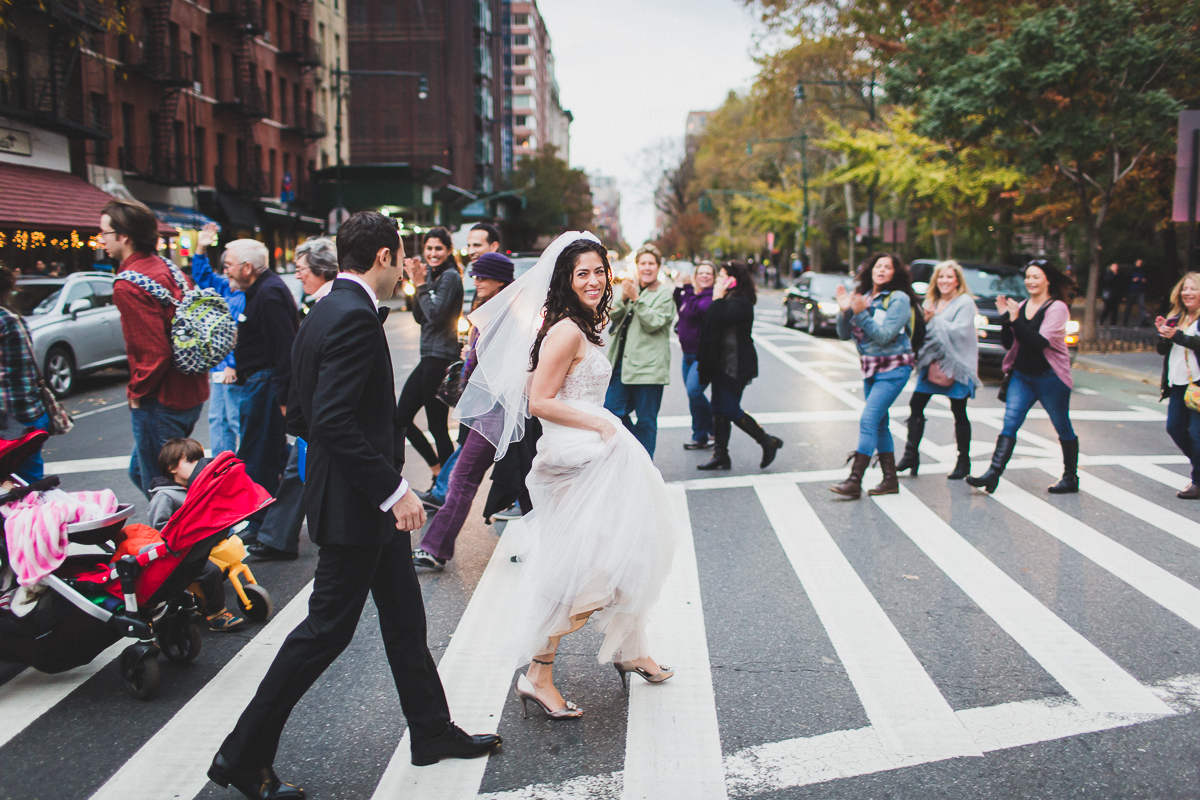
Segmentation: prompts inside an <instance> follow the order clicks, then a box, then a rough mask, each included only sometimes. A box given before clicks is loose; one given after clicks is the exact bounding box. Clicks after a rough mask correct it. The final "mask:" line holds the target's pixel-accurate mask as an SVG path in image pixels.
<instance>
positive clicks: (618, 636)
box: [516, 400, 678, 664]
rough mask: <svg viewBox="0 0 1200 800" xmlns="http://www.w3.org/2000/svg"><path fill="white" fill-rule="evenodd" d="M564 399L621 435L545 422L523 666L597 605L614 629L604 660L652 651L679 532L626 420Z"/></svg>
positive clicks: (604, 629)
mask: <svg viewBox="0 0 1200 800" xmlns="http://www.w3.org/2000/svg"><path fill="white" fill-rule="evenodd" d="M564 402H566V403H568V404H569V405H571V406H574V407H575V408H578V409H580V410H583V411H586V412H588V413H589V414H596V415H598V416H604V417H607V418H608V419H609V421H610V422H612V423H613V425H614V426H615V427H616V429H617V435H616V436H613V437H612V438H611V439H609V440H608V442H603V441H602V440H601V438H600V434H598V433H595V432H594V431H585V430H581V429H579V428H568V427H564V426H562V425H556V424H554V423H552V422H545V421H543V422H542V436H541V438H540V439H539V440H538V448H537V456H536V457H535V458H534V461H533V466H532V469H531V470H530V472H529V477H528V478H527V479H526V486H527V487H528V489H529V496H530V499H531V500H532V501H533V511H532V512H531V513H530V514H528V515H526V516H525V518H524V520H525V524H526V525H527V536H528V537H529V538H528V539H527V540H526V541H527V543H528V549H527V552H526V553H525V554H524V556H523V561H524V564H523V565H522V568H521V590H522V591H521V601H522V606H523V610H522V612H521V613H520V614H519V615H518V616H517V617H516V619H517V620H518V627H517V635H518V638H519V642H520V648H519V651H520V661H519V663H521V664H524V663H527V662H528V661H529V659H530V658H532V657H533V656H535V655H537V654H538V653H541V652H545V650H546V649H547V647H548V645H549V640H550V638H551V637H554V636H560V635H562V634H565V633H568V632H570V631H571V630H573V629H575V628H577V627H579V626H580V624H581V620H582V619H583V618H584V615H586V614H588V613H589V612H595V613H593V614H592V615H591V621H592V623H593V625H595V626H596V628H597V629H598V630H599V631H600V632H601V633H603V634H604V643H603V644H602V646H601V648H600V653H599V656H598V658H599V661H600V663H602V664H603V663H607V662H609V661H614V660H616V661H628V660H632V659H635V658H641V657H643V656H648V655H650V652H649V650H650V647H649V643H648V641H647V639H646V623H647V622H648V620H649V615H650V612H651V610H652V609H653V607H654V604H655V603H656V602H657V601H658V596H659V592H660V591H661V589H662V585H663V582H664V581H665V580H666V577H667V572H668V571H669V570H670V568H671V557H672V555H673V553H674V549H675V542H676V536H677V532H676V526H677V524H678V523H677V522H676V520H675V519H673V518H672V516H671V513H670V502H669V499H668V497H667V492H666V485H665V484H664V483H663V479H662V474H661V473H660V472H659V471H658V469H657V468H656V467H655V466H654V462H653V461H651V460H650V456H649V454H648V453H647V452H646V450H645V448H644V447H642V445H641V444H640V443H639V442H638V441H637V439H635V438H634V437H633V434H632V433H630V432H629V431H628V430H627V429H626V428H625V427H624V426H623V425H622V424H621V421H620V420H619V419H618V418H617V417H615V416H613V415H612V414H611V413H610V412H608V411H606V410H605V409H604V408H602V407H600V406H597V405H594V404H592V403H586V402H581V401H574V400H567V401H564Z"/></svg>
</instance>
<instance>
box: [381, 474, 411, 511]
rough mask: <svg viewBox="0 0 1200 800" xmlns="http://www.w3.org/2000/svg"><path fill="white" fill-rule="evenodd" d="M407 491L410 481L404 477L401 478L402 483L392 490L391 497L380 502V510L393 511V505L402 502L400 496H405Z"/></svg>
mask: <svg viewBox="0 0 1200 800" xmlns="http://www.w3.org/2000/svg"><path fill="white" fill-rule="evenodd" d="M407 491H408V481H406V480H405V479H404V478H401V479H400V485H399V486H398V487H397V488H396V491H394V492H392V495H391V497H389V498H388V499H387V500H384V501H383V502H382V503H380V504H379V510H380V511H391V510H392V506H394V505H396V503H398V502H400V498H401V497H404V494H405V492H407Z"/></svg>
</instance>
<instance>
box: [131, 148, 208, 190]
mask: <svg viewBox="0 0 1200 800" xmlns="http://www.w3.org/2000/svg"><path fill="white" fill-rule="evenodd" d="M117 161H118V165H119V166H120V168H121V170H122V171H123V172H125V173H126V174H128V175H136V176H137V177H139V178H141V179H143V180H146V181H151V182H153V183H163V184H167V185H171V186H181V185H183V184H187V183H190V182H191V175H190V170H189V169H188V161H187V159H186V158H183V157H182V154H181V153H172V152H171V151H169V150H167V149H166V148H165V147H160V146H154V145H150V146H147V147H134V148H128V147H118V148H117Z"/></svg>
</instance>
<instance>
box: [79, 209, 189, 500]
mask: <svg viewBox="0 0 1200 800" xmlns="http://www.w3.org/2000/svg"><path fill="white" fill-rule="evenodd" d="M100 243H101V246H102V247H103V248H104V250H105V251H106V252H107V253H108V255H109V256H110V257H111V258H112V259H114V260H115V261H117V262H118V263H119V264H120V268H119V270H118V271H121V272H124V271H128V270H131V271H133V272H139V273H141V274H142V275H145V276H146V277H147V278H150V279H151V280H153V281H157V282H158V283H159V284H161V285H162V286H163V287H164V288H166V290H167V291H169V292H170V293H171V295H172V296H173V297H175V298H176V299H181V298H182V297H183V293H184V292H185V291H187V290H188V289H190V288H192V287H191V285H188V286H178V285H176V283H175V279H174V278H172V277H171V271H170V269H169V268H168V266H167V264H166V262H165V261H163V259H162V258H160V257H159V256H158V255H157V254H156V251H157V249H158V220H157V219H156V218H155V216H154V213H153V212H152V211H151V210H150V209H149V208H147V207H146V206H144V205H142V204H141V203H139V202H136V201H134V200H117V199H114V200H110V201H109V202H108V204H107V205H105V206H104V210H103V211H102V212H101V214H100ZM113 303H115V304H116V306H117V309H118V310H119V311H120V312H121V331H122V333H124V335H125V353H126V355H127V357H128V359H129V385H128V387H127V388H126V390H125V395H126V397H127V398H128V400H129V409H130V414H131V418H132V423H133V453H132V455H131V457H130V459H129V479H130V480H131V481H133V483H134V484H135V485H136V486H137V487H138V488H139V489H141V490H142V493H143V494H145V495H146V499H147V500H149V499H150V482H151V481H152V480H154V479H155V478H157V477H160V473H159V470H158V454H159V451H161V450H162V447H163V445H164V444H165V443H166V441H167V440H168V439H186V438H189V437H190V436H191V435H192V429H193V428H195V427H196V420H198V419H199V418H200V411H201V409H202V408H203V407H204V401H205V400H207V399H208V375H206V374H200V375H184V374H183V373H182V372H180V371H179V370H177V369H175V366H174V357H173V354H172V350H171V322H172V320H173V319H174V317H175V307H174V306H164V305H163V304H162V303H160V302H158V300H156V299H154V298H153V297H151V296H150V294H149V293H147V292H146V291H145V290H143V289H140V288H138V287H137V286H135V285H134V284H133V283H131V282H130V281H122V280H119V281H117V282H116V283H115V284H114V285H113ZM162 477H165V476H162Z"/></svg>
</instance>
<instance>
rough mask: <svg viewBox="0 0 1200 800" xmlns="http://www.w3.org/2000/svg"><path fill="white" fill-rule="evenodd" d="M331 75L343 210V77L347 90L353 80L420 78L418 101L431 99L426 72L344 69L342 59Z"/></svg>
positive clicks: (339, 197)
mask: <svg viewBox="0 0 1200 800" xmlns="http://www.w3.org/2000/svg"><path fill="white" fill-rule="evenodd" d="M329 74H330V75H332V76H333V94H334V97H335V98H336V99H337V117H336V122H335V123H334V126H333V132H334V139H335V144H334V146H335V147H336V149H337V162H336V166H335V168H334V175H335V176H336V177H335V185H336V187H337V190H336V198H337V201H336V206H335V207H336V208H337V209H341V208H342V101H343V100H344V99H345V98H346V97H347V96H348V95H349V92H348V91H347V92H346V93H345V94H343V92H342V76H343V75H345V76H346V79H347V80H346V83H347V89H348V88H349V83H350V79H352V78H379V77H384V78H420V79H421V81H420V83H419V84H417V99H418V100H424V99H426V98H427V97H429V76H428V75H426V74H425V73H424V72H403V71H400V70H392V69H342V59H341V58H340V57H339V58H338V60H337V67H336V68H334V69H331V70H330V71H329Z"/></svg>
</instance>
